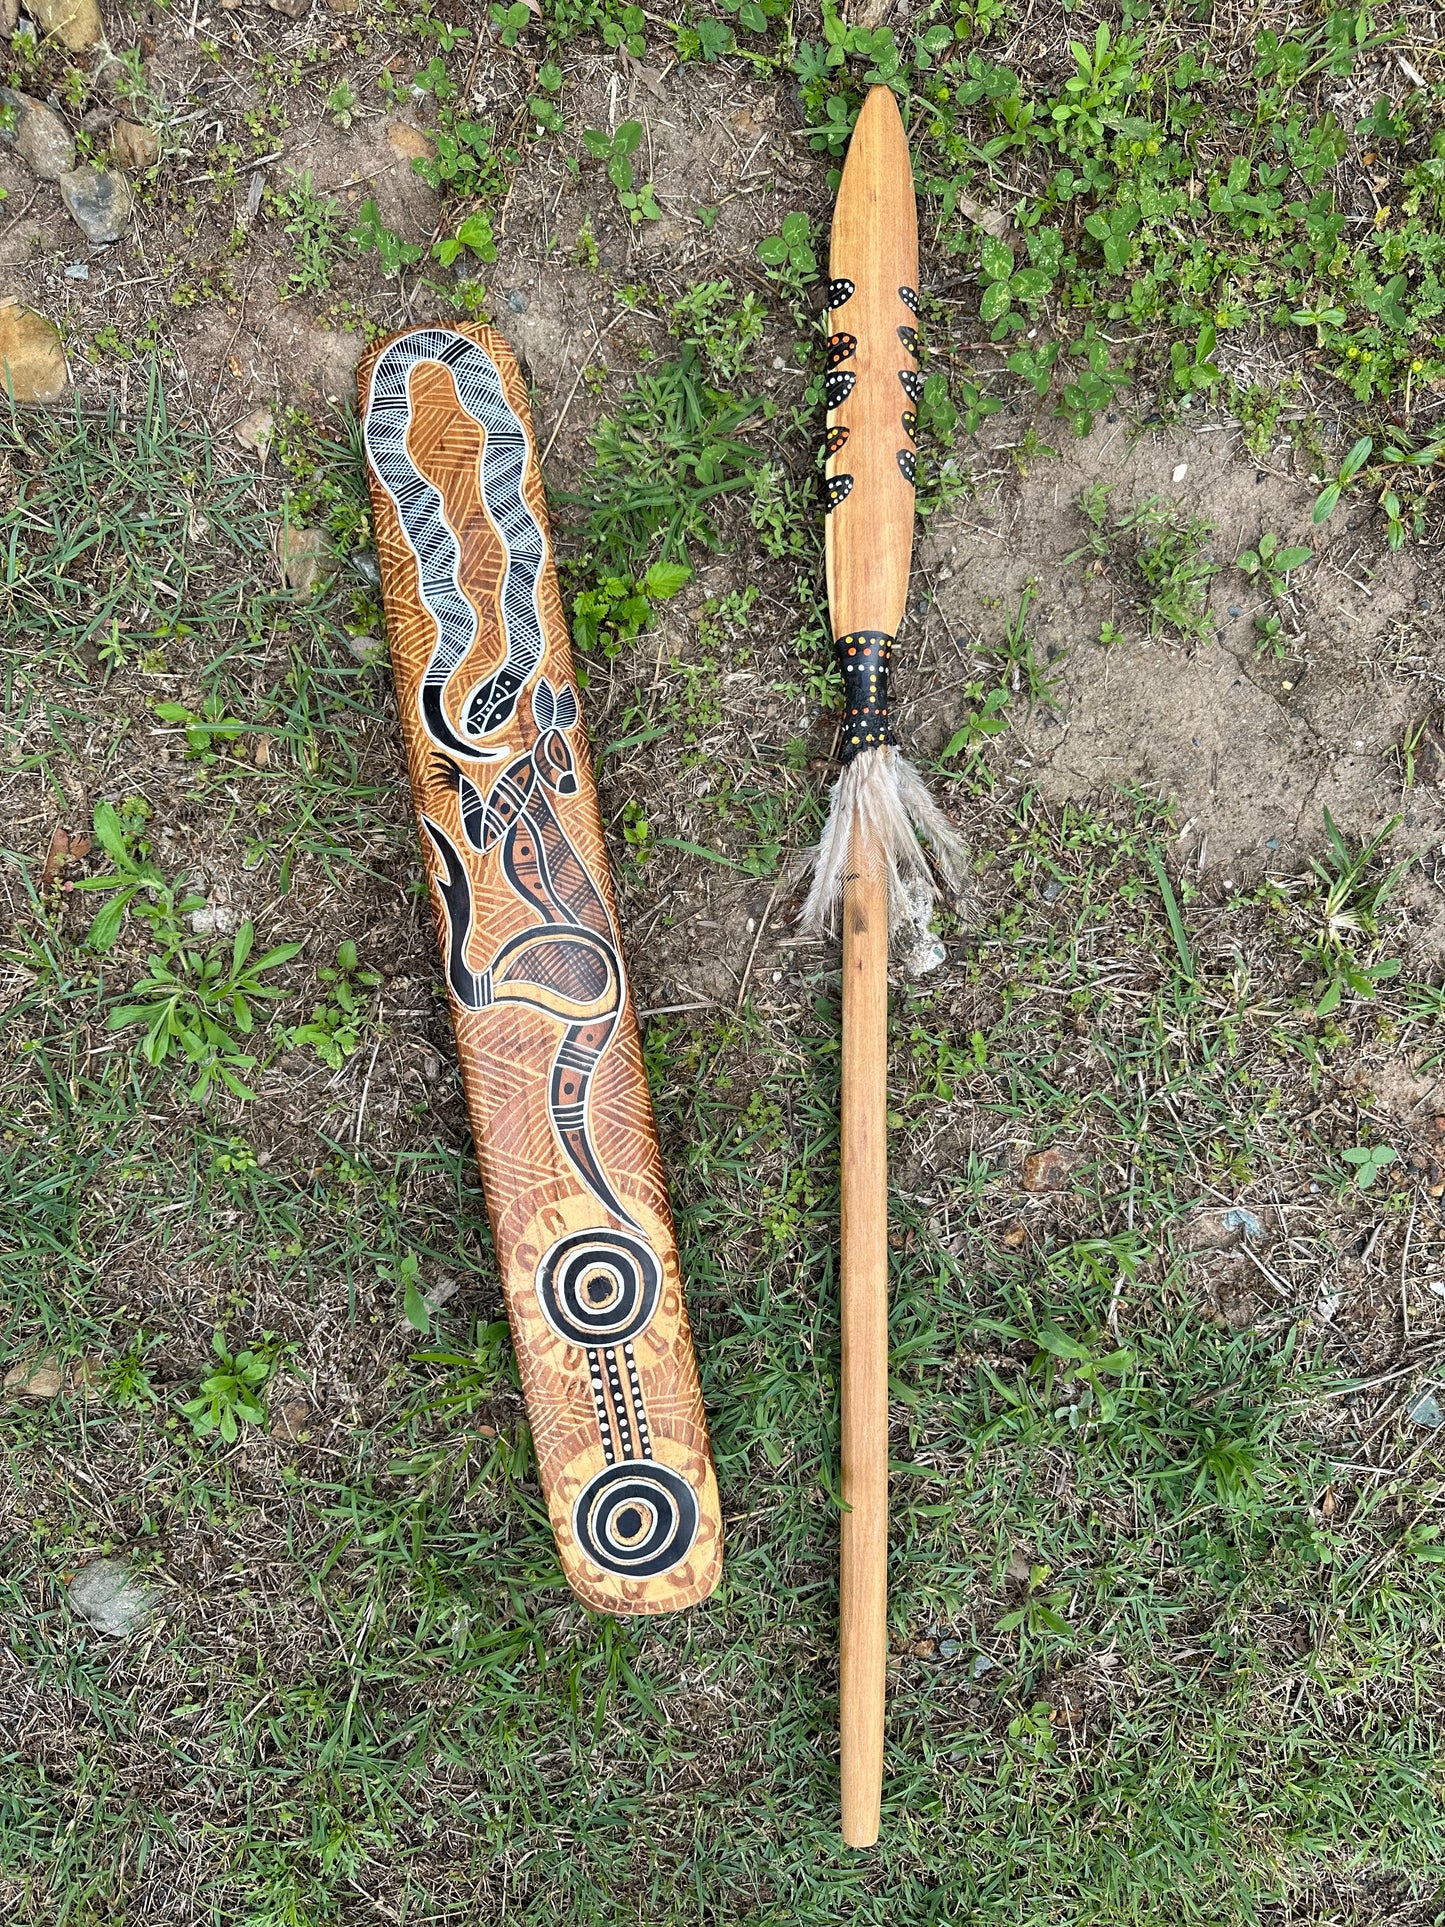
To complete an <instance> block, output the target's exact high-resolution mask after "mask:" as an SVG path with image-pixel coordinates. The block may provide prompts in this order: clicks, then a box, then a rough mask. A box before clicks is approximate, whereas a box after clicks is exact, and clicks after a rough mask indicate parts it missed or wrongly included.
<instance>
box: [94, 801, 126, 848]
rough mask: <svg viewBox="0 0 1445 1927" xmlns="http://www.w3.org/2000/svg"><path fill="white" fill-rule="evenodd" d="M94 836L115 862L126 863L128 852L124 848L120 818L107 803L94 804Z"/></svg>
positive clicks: (123, 835) (123, 833) (123, 834)
mask: <svg viewBox="0 0 1445 1927" xmlns="http://www.w3.org/2000/svg"><path fill="white" fill-rule="evenodd" d="M94 822H95V837H96V841H97V842H98V843H99V844H100V847H101V848H102V849H103V850H104V851H105V853H106V855H107V856H108V857H110V858H111V859H112V861H113V862H116V863H127V862H128V861H129V853H128V851H127V849H126V842H125V831H124V830H123V829H122V828H121V823H120V818H119V817H118V816H117V815H116V813H115V809H114V807H113V806H112V805H111V804H109V803H97V804H96V806H95V817H94Z"/></svg>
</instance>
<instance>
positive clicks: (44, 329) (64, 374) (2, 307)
mask: <svg viewBox="0 0 1445 1927" xmlns="http://www.w3.org/2000/svg"><path fill="white" fill-rule="evenodd" d="M0 381H3V382H4V383H5V384H6V386H7V387H8V388H9V391H10V393H11V394H12V395H13V396H14V397H15V400H16V401H21V402H40V401H59V400H60V397H61V396H62V395H63V394H64V393H65V391H66V389H67V388H68V387H69V385H70V371H69V369H68V368H67V367H66V365H65V349H64V347H63V346H62V344H61V340H60V330H59V329H58V328H57V327H56V326H55V324H54V322H51V321H47V320H46V319H45V317H44V315H39V314H36V313H35V311H34V309H33V308H27V307H24V306H22V304H21V303H20V302H19V301H17V300H16V299H15V297H14V296H13V295H12V296H10V298H9V299H8V300H5V301H0Z"/></svg>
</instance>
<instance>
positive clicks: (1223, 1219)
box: [1219, 1204, 1264, 1238]
mask: <svg viewBox="0 0 1445 1927" xmlns="http://www.w3.org/2000/svg"><path fill="white" fill-rule="evenodd" d="M1219 1222H1220V1223H1221V1224H1222V1225H1223V1226H1224V1229H1225V1230H1226V1231H1242V1232H1243V1233H1244V1235H1245V1237H1246V1238H1262V1237H1263V1236H1264V1226H1263V1225H1262V1224H1261V1223H1260V1221H1259V1219H1258V1218H1257V1217H1255V1215H1254V1213H1253V1212H1252V1211H1246V1209H1245V1208H1244V1206H1243V1205H1242V1204H1236V1205H1231V1206H1230V1208H1229V1210H1228V1211H1222V1212H1221V1213H1220V1214H1219Z"/></svg>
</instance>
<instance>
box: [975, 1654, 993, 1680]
mask: <svg viewBox="0 0 1445 1927" xmlns="http://www.w3.org/2000/svg"><path fill="white" fill-rule="evenodd" d="M994 1667H995V1663H994V1661H993V1660H991V1659H990V1658H989V1656H988V1654H987V1653H977V1654H975V1655H974V1661H973V1665H972V1666H971V1667H970V1668H969V1670H970V1672H971V1673H972V1674H973V1676H974V1678H975V1679H982V1678H983V1676H984V1674H985V1673H991V1672H993V1671H994Z"/></svg>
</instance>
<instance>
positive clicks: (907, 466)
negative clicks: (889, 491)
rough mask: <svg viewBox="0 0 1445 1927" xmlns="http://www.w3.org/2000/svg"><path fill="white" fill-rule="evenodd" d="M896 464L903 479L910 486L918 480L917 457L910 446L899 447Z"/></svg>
mask: <svg viewBox="0 0 1445 1927" xmlns="http://www.w3.org/2000/svg"><path fill="white" fill-rule="evenodd" d="M898 466H899V468H900V469H901V470H902V471H903V479H904V481H905V482H907V483H908V484H909V485H910V486H912V485H913V484H915V483H916V482H917V480H918V457H917V456H916V455H915V454H914V452H913V450H912V449H911V448H900V449H899V451H898Z"/></svg>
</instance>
